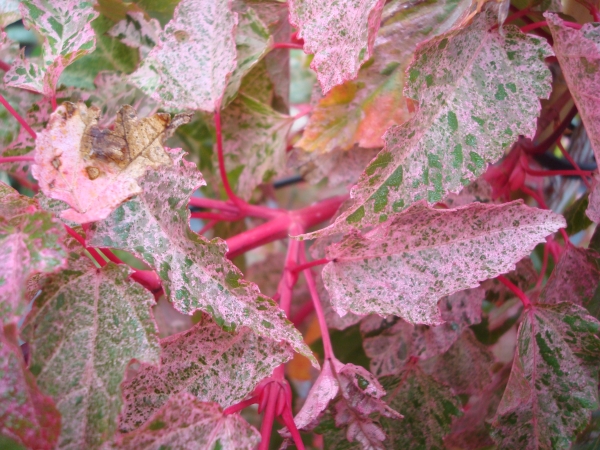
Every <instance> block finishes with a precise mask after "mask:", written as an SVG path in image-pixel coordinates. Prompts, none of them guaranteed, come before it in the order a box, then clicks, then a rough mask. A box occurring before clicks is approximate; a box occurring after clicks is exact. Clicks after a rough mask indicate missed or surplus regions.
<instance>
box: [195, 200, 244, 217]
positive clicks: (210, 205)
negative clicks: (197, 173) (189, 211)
mask: <svg viewBox="0 0 600 450" xmlns="http://www.w3.org/2000/svg"><path fill="white" fill-rule="evenodd" d="M189 204H190V205H191V206H197V207H198V208H207V209H219V210H221V211H224V212H230V213H232V214H237V213H238V212H239V209H238V207H237V206H235V205H232V204H231V203H228V202H224V201H221V200H213V199H212V198H205V197H191V198H190V202H189Z"/></svg>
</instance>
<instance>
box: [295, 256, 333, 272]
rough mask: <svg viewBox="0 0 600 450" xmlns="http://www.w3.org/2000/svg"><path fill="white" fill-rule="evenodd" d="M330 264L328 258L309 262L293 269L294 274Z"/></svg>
mask: <svg viewBox="0 0 600 450" xmlns="http://www.w3.org/2000/svg"><path fill="white" fill-rule="evenodd" d="M328 262H330V261H329V260H328V259H327V258H321V259H315V260H314V261H309V262H307V263H304V264H299V265H297V266H296V267H294V268H293V269H292V272H301V271H303V270H305V269H310V268H311V267H315V266H322V265H323V264H327V263H328Z"/></svg>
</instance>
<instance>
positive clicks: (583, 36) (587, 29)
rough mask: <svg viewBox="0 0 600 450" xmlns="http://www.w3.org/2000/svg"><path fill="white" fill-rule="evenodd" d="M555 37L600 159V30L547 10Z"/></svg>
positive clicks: (563, 67)
mask: <svg viewBox="0 0 600 450" xmlns="http://www.w3.org/2000/svg"><path fill="white" fill-rule="evenodd" d="M544 17H545V18H546V20H547V21H548V26H549V27H550V31H551V32H552V38H553V40H554V51H555V52H556V57H557V58H558V62H559V63H560V67H561V69H562V73H563V75H564V77H565V80H566V81H567V85H568V86H569V90H570V91H571V95H572V96H573V100H574V101H575V104H576V105H577V110H578V111H579V114H581V118H582V120H583V123H584V124H585V129H586V131H587V134H588V136H589V139H590V142H591V144H592V148H593V149H594V155H595V156H596V160H597V161H600V121H599V120H598V119H599V117H600V110H599V108H598V85H599V83H600V71H599V70H598V67H599V64H600V32H599V30H598V26H597V25H596V24H595V23H587V24H584V25H583V26H582V27H581V29H580V30H575V29H573V28H570V27H567V26H566V25H565V24H564V23H563V20H562V19H561V18H560V17H559V16H558V15H557V14H553V13H549V12H547V13H544ZM592 220H593V219H592Z"/></svg>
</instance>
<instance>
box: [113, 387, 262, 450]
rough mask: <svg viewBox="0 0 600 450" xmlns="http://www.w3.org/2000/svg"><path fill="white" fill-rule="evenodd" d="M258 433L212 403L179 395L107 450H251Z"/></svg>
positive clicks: (235, 415) (119, 437)
mask: <svg viewBox="0 0 600 450" xmlns="http://www.w3.org/2000/svg"><path fill="white" fill-rule="evenodd" d="M259 442H260V434H259V433H258V431H257V430H256V429H255V428H254V427H252V426H251V425H249V424H248V422H246V421H245V420H244V419H243V418H242V417H241V416H240V415H239V414H229V415H227V416H226V415H224V414H223V411H222V410H221V408H219V406H218V405H216V404H214V403H206V402H201V401H198V400H197V399H196V398H195V397H194V396H193V395H190V394H188V393H182V394H179V395H177V396H176V397H172V398H171V399H169V401H168V402H167V403H166V404H165V406H164V407H163V408H162V409H160V410H159V411H157V412H156V413H155V414H154V415H153V416H152V417H151V418H150V420H149V421H148V423H147V424H145V425H144V426H143V427H142V428H140V429H139V430H136V431H133V432H132V433H128V434H125V435H121V436H118V437H117V439H116V442H115V443H113V444H112V445H111V446H109V448H113V449H123V450H126V449H131V450H138V449H146V450H161V449H167V448H168V449H172V450H187V449H214V450H218V449H236V450H237V449H239V450H244V449H245V450H253V449H254V448H256V446H257V445H258V443H259Z"/></svg>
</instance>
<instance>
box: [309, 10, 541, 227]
mask: <svg viewBox="0 0 600 450" xmlns="http://www.w3.org/2000/svg"><path fill="white" fill-rule="evenodd" d="M496 23H497V18H496V16H495V15H494V14H493V13H492V12H490V11H487V12H485V13H483V14H479V15H478V16H476V17H475V18H474V19H473V22H472V23H471V24H470V25H468V26H466V27H464V28H460V29H458V30H454V31H451V32H449V33H446V34H445V35H442V36H439V37H437V38H434V39H431V40H429V41H428V42H427V43H425V44H423V45H422V46H420V47H419V49H418V51H417V54H416V55H415V60H414V62H413V64H412V65H411V66H410V68H409V81H408V84H407V86H406V94H407V95H408V97H410V98H412V99H414V100H415V101H416V103H417V105H418V108H419V109H418V111H417V113H416V114H415V116H414V117H413V118H412V119H411V120H410V121H408V122H405V123H404V124H403V125H400V126H398V127H393V128H391V129H390V130H389V131H388V132H387V134H386V139H385V140H386V147H385V148H384V149H383V150H382V151H381V152H380V153H379V155H378V156H377V157H376V158H375V159H374V160H373V161H372V162H371V164H370V165H369V166H368V167H367V168H366V169H365V171H364V173H363V175H362V176H361V178H360V179H359V181H358V184H356V185H355V186H354V187H353V189H352V195H351V196H352V198H353V204H352V205H351V207H350V208H348V210H346V211H345V212H344V213H343V214H341V215H340V216H339V217H338V218H337V219H336V221H335V223H334V224H333V225H330V226H329V227H328V228H325V229H324V230H320V231H318V232H314V233H311V234H308V235H305V237H309V238H315V237H318V236H323V235H327V234H331V233H334V232H340V231H346V230H349V229H352V228H361V227H365V226H368V225H375V224H377V223H378V222H379V221H380V220H381V217H382V216H391V215H392V214H394V213H397V212H400V211H402V210H403V209H406V208H407V207H409V206H410V205H411V204H413V203H415V202H417V201H419V200H422V199H424V200H427V202H428V203H436V202H439V201H441V200H442V199H443V198H444V197H445V196H446V195H447V194H448V193H450V192H458V191H459V190H461V189H462V186H463V185H465V184H467V183H468V182H469V181H471V180H474V179H476V178H477V177H478V176H479V175H481V174H482V173H483V172H484V171H485V170H486V165H487V163H489V162H494V161H497V160H498V159H500V158H501V157H502V155H503V154H504V151H505V150H507V149H508V148H509V147H510V145H511V144H512V143H513V142H515V140H516V139H517V138H518V137H519V135H524V136H530V137H533V135H534V134H535V130H536V120H535V119H536V116H537V115H538V114H539V111H540V103H539V100H538V97H547V96H548V95H549V93H550V88H551V85H550V81H551V77H550V72H549V70H548V69H547V67H546V64H545V63H544V57H546V56H550V55H551V54H552V52H551V49H550V46H549V45H547V44H546V43H545V41H543V40H542V39H540V38H537V37H533V36H528V35H525V34H523V33H521V32H520V31H519V30H518V29H517V28H516V27H514V26H507V27H506V28H505V29H503V31H502V33H501V32H500V31H499V30H498V29H494V25H495V24H496Z"/></svg>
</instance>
